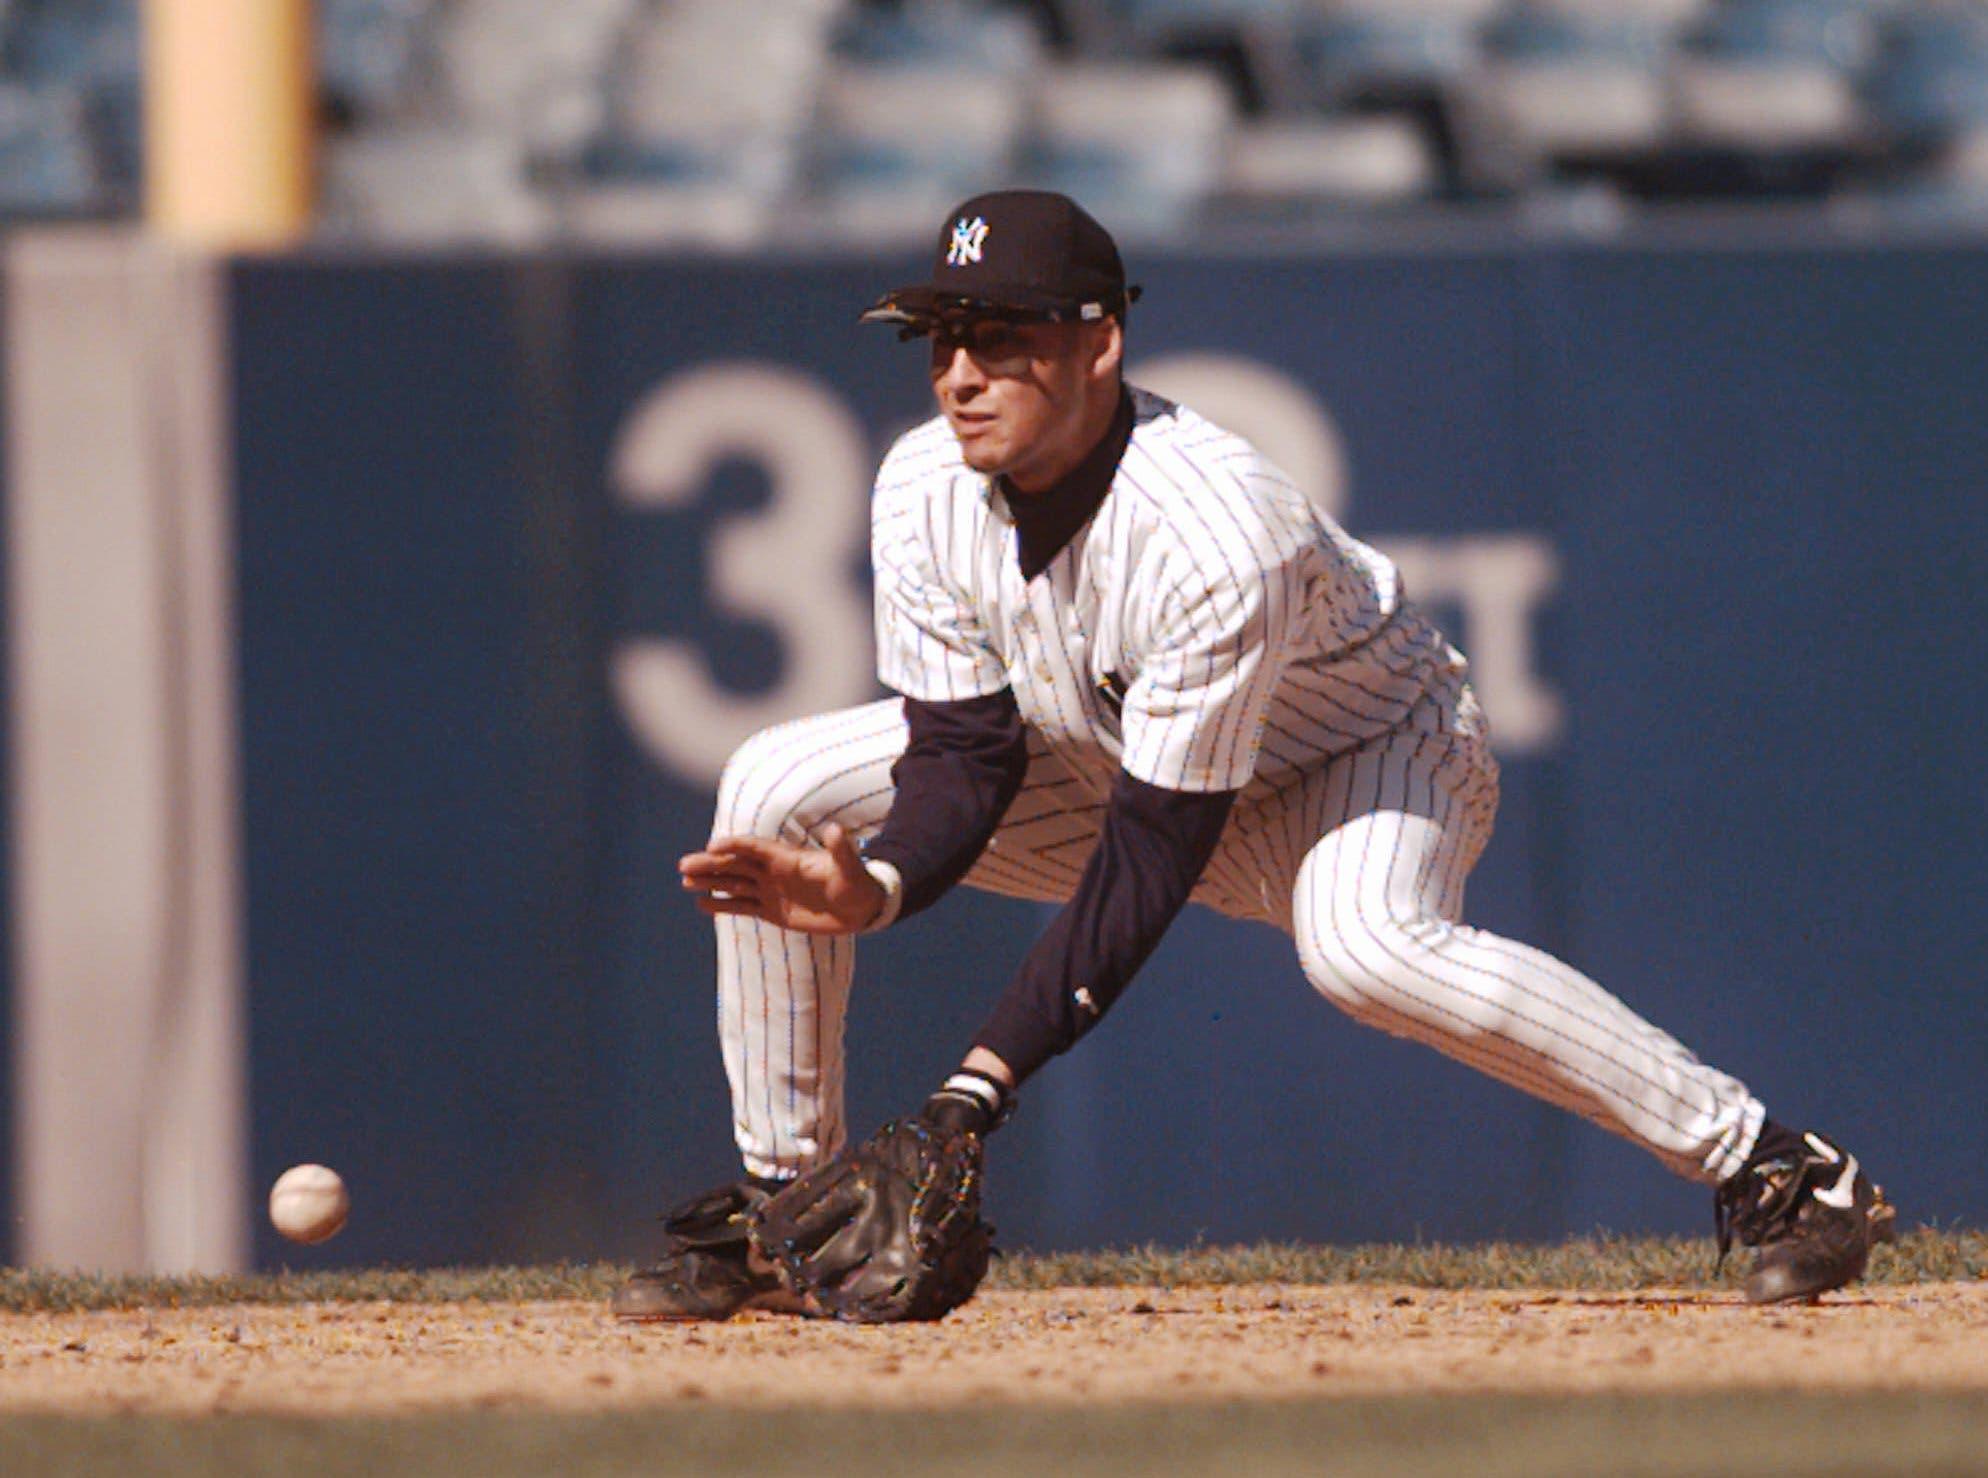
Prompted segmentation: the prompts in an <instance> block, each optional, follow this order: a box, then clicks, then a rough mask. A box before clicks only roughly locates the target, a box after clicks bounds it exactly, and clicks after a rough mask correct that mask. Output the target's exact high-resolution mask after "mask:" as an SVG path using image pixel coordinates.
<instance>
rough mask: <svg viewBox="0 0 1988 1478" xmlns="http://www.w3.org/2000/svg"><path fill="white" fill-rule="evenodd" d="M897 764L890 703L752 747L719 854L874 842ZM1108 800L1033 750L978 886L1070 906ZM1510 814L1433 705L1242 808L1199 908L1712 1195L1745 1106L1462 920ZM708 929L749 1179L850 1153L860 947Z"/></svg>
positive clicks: (1545, 960)
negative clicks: (847, 1113)
mask: <svg viewBox="0 0 1988 1478" xmlns="http://www.w3.org/2000/svg"><path fill="white" fill-rule="evenodd" d="M905 742H906V733H905V726H904V720H903V716H902V712H901V708H900V705H899V704H898V702H897V701H896V700H894V699H891V700H886V701H883V702H879V703H871V704H866V705H864V706H862V707H860V708H852V709H845V710H842V711H840V712H836V713H827V714H822V715H819V716H817V717H814V718H807V719H801V720H798V721H796V722H794V723H788V724H781V725H779V726H777V727H775V728H772V729H768V730H766V731H764V732H762V733H760V734H756V735H754V736H753V738H751V739H750V740H748V741H747V742H746V743H745V744H744V745H743V746H741V747H740V749H739V751H738V753H737V754H736V755H734V756H733V758H732V761H731V763H730V764H729V765H728V766H727V768H726V771H725V775H724V779H723V781H722V782H721V784H720V788H719V796H718V814H717V821H716V824H715V826H714V828H713V834H714V835H726V834H730V835H754V836H767V837H779V838H783V839H785V840H787V841H790V842H800V841H803V840H805V839H806V838H808V837H809V836H811V835H812V834H813V833H815V832H816V831H817V830H818V829H819V828H820V827H822V826H823V825H825V824H827V823H829V822H837V823H840V824H841V825H843V826H844V827H846V828H848V829H849V830H850V831H852V832H853V833H855V834H856V835H858V836H865V835H868V834H870V833H872V832H874V831H876V830H877V828H879V827H880V826H881V825H882V824H883V820H884V817H885V814H886V813H887V812H888V811H889V809H890V803H891V796H892V787H891V778H890V770H891V766H892V765H893V764H894V763H895V762H896V760H897V758H898V756H899V755H900V754H901V753H902V752H903V749H904V745H905ZM1109 784H1110V775H1109V774H1108V773H1107V774H1100V775H1095V776H1087V775H1085V774H1083V773H1082V772H1080V770H1079V769H1077V768H1076V767H1074V766H1073V765H1071V764H1070V763H1068V762H1066V761H1065V760H1063V759H1062V758H1060V757H1059V756H1058V755H1057V754H1055V753H1053V752H1052V751H1051V750H1050V749H1049V748H1048V747H1047V746H1046V745H1044V744H1043V743H1042V742H1041V740H1040V739H1039V738H1038V737H1037V736H1036V735H1034V734H1033V732H1031V735H1030V764H1029V770H1028V775H1027V778H1026V780H1025V781H1024V783H1023V787H1022V791H1021V794H1020V795H1019V796H1018V797H1017V799H1016V801H1015V803H1014V805H1013V806H1011V807H1010V808H1009V811H1008V814H1007V816H1006V817H1005V818H1004V819H1003V821H1002V823H1001V826H1000V828H999V829H998V830H997V831H996V833H995V835H994V838H993V840H992V841H991V842H990V843H989V844H988V847H987V850H986V851H985V852H984V853H983V854H982V855H981V857H980V860H979V862H978V863H976V864H975V866H974V868H973V870H972V871H971V872H970V873H969V874H968V875H967V879H966V881H967V882H968V883H969V884H971V885H973V886H975V887H979V888H984V889H987V890H989V891H991V892H995V893H1001V894H1005V895H1008V896H1010V897H1015V898H1026V899H1033V900H1037V901H1044V902H1059V901H1061V900H1063V899H1065V898H1067V897H1069V895H1070V894H1071V892H1072V891H1074V889H1075V888H1076V886H1077V880H1078V877H1079V875H1080V874H1081V872H1082V870H1083V867H1084V863H1085V862H1086V860H1087V859H1088V858H1089V856H1090V853H1091V850H1092V846H1093V844H1094V842H1095V840H1096V838H1097V833H1098V828H1099V826H1100V824H1101V822H1102V818H1103V814H1104V805H1105V795H1106V793H1107V790H1108V788H1109ZM1497 805H1498V772H1497V765H1496V763H1495V762H1494V761H1493V760H1492V758H1491V756H1490V752H1489V749H1488V746H1487V744H1486V740H1485V735H1484V730H1483V724H1482V721H1481V718H1480V717H1479V715H1478V712H1477V709H1476V704H1475V700H1474V699H1473V698H1472V697H1471V695H1470V693H1469V690H1468V689H1467V688H1462V687H1458V688H1457V689H1456V690H1455V691H1452V692H1449V693H1439V694H1433V695H1431V696H1430V697H1429V698H1427V699H1425V700H1424V701H1423V702H1422V703H1421V704H1419V705H1418V706H1417V707H1416V708H1415V710H1414V711H1413V712H1412V713H1411V714H1410V716H1409V719H1408V721H1407V722H1406V723H1405V724H1404V725H1403V726H1402V727H1401V728H1399V729H1397V730H1395V731H1394V732H1392V733H1390V734H1387V735H1385V736H1383V737H1382V738H1380V739H1377V740H1374V741H1370V742H1369V743H1368V744H1366V745H1364V746H1362V747H1361V748H1360V749H1357V750H1354V751H1352V752H1351V753H1349V754H1346V755H1342V756H1339V757H1337V758H1335V759H1334V760H1332V761H1331V762H1330V763H1329V764H1327V765H1326V766H1325V767H1324V768H1322V769H1320V770H1318V771H1316V772H1313V773H1311V774H1308V775H1302V776H1295V777H1290V778H1288V779H1287V780H1286V781H1285V782H1284V783H1283V784H1282V785H1281V786H1272V785H1260V786H1252V787H1251V788H1250V789H1249V790H1247V791H1245V792H1244V794H1243V797H1242V799H1241V801H1240V802H1239V803H1238V805H1237V807H1236V810H1235V812H1234V813H1233V814H1232V815H1231V817H1230V820H1229V824H1228V827H1227V828H1226V830H1225V831H1224V832H1223V835H1222V840H1221V843H1220V844H1219V846H1218V847H1217V849H1216V852H1215V855H1214V857H1213V859H1211V861H1210V862H1209V864H1208V867H1207V869H1206V870H1205V871H1204V873H1203V875H1202V878H1201V882H1200V883H1199V884H1198V885H1197V887H1196V888H1195V890H1194V895H1193V897H1194V901H1195V902H1197V903H1200V904H1203V905H1205V906H1207V907H1210V908H1214V909H1216V910H1218V911H1219V912H1221V913H1224V914H1227V915H1229V916H1231V917H1235V918H1246V919H1255V920H1259V921H1261V922H1264V923H1269V924H1273V925H1275V926H1276V927H1278V928H1281V929H1283V930H1284V931H1285V932H1287V933H1289V934H1290V935H1291V936H1292V937H1293V939H1294V941H1295V943H1296V945H1297V952H1298V959H1299V962H1300V963H1301V964H1302V966H1303V968H1304V972H1305V975H1306V976H1307V978H1309V979H1310V981H1311V983H1312V984H1313V985H1314V986H1315V987H1317V989H1318V990H1319V991H1320V992H1321V993H1322V994H1323V995H1324V996H1325V997H1326V998H1327V999H1328V1000H1330V1001H1332V1002H1333V1003H1334V1004H1336V1005H1338V1006H1340V1007H1342V1008H1343V1009H1345V1010H1346V1011H1347V1012H1348V1013H1349V1014H1351V1015H1352V1016H1353V1017H1354V1018H1355V1019H1357V1020H1360V1021H1363V1022H1366V1023H1368V1024H1369V1025H1371V1026H1377V1027H1379V1028H1380V1029H1381V1030H1383V1031H1386V1032H1389V1033H1391V1034H1393V1035H1395V1036H1401V1037H1409V1038H1413V1039H1414V1040H1416V1041H1419V1042H1424V1043H1427V1044H1428V1045H1429V1046H1432V1047H1434V1048H1436V1049H1437V1050H1438V1051H1440V1052H1443V1053H1446V1054H1447V1055H1449V1056H1451V1057H1454V1058H1456V1059H1457V1060H1458V1061H1460V1062H1464V1063H1467V1064H1468V1065H1470V1066H1471V1067H1474V1068H1476V1069H1478V1070H1479V1071H1481V1072H1485V1073H1488V1074H1490V1075H1491V1076H1492V1077H1494V1078H1497V1079H1499V1080H1500V1081H1501V1082H1504V1083H1508V1084H1510V1085H1511V1086H1513V1087H1515V1088H1518V1089H1521V1090H1523V1091H1524V1092H1526V1093H1530V1094H1532V1095H1533V1096H1535V1097H1537V1098H1541V1099H1544V1100H1545V1101H1547V1102H1549V1103H1553V1104H1558V1105H1559V1106H1561V1107H1562V1108H1566V1109H1570V1110H1572V1111H1573V1112H1575V1113H1578V1114H1580V1115H1582V1116H1583V1117H1585V1118H1588V1119H1590V1120H1592V1121H1593V1122H1594V1123H1596V1124H1599V1125H1600V1126H1602V1127H1603V1128H1605V1129H1608V1130H1610V1131H1611V1132H1613V1133H1616V1134H1620V1135H1622V1136H1623V1137H1624V1138H1627V1139H1630V1140H1633V1141H1635V1142H1636V1143H1638V1144H1641V1145H1643V1146H1645V1147H1646V1148H1647V1149H1649V1150H1650V1151H1651V1152H1652V1153H1653V1154H1655V1155H1656V1156H1657V1157H1658V1158H1660V1159H1661V1160H1663V1161H1664V1163H1665V1164H1667V1165H1669V1166H1670V1167H1671V1168H1672V1169H1673V1170H1675V1171H1677V1172H1678V1173H1680V1174H1682V1175H1686V1176H1689V1177H1691V1178H1694V1179H1698V1180H1704V1181H1708V1182H1709V1181H1717V1180H1721V1179H1723V1178H1724V1177H1725V1176H1727V1175H1729V1174H1731V1173H1732V1172H1733V1171H1734V1170H1736V1169H1737V1168H1738V1167H1739V1165H1740V1164H1741V1163H1742V1162H1743V1161H1744V1160H1745V1158H1746V1155H1747V1153H1748V1151H1749V1150H1750V1149H1751V1148H1752V1146H1753V1141H1754V1139H1755V1137H1756V1136H1757V1135H1758V1134H1759V1131H1760V1125H1761V1121H1762V1117H1763V1112H1762V1108H1761V1105H1760V1103H1759V1101H1758V1100H1757V1099H1755V1098H1754V1097H1753V1096H1752V1095H1751V1094H1749V1093H1748V1092H1747V1090H1746V1088H1745V1086H1744V1085H1743V1084H1741V1083H1740V1082H1738V1081H1737V1080H1735V1079H1733V1078H1731V1077H1728V1076H1727V1075H1725V1074H1724V1073H1720V1072H1717V1071H1714V1070H1713V1069H1711V1068H1709V1067H1707V1066H1705V1065H1704V1064H1703V1063H1701V1062H1699V1061H1698V1060H1697V1059H1696V1058H1695V1057H1693V1056H1692V1055H1691V1054H1690V1053H1689V1052H1688V1051H1686V1050H1685V1049H1684V1048H1683V1047H1682V1046H1680V1045H1679V1044H1678V1043H1677V1042H1676V1041H1675V1040H1674V1039H1673V1038H1671V1037H1670V1036H1668V1035H1666V1034H1665V1033H1664V1032H1662V1031H1659V1030H1658V1029H1657V1028H1656V1027H1654V1026H1652V1025H1650V1024H1649V1023H1648V1022H1646V1021H1644V1020H1642V1019H1641V1018H1640V1017H1638V1016H1637V1015H1636V1014H1635V1013H1634V1012H1633V1011H1631V1010H1630V1009H1629V1008H1628V1007H1627V1006H1625V1005H1623V1004H1622V1002H1620V1001H1618V1000H1616V999H1615V998H1614V997H1613V996H1611V995H1610V994H1608V992H1606V991H1605V990H1603V989H1602V988H1601V987H1600V986H1599V985H1597V984H1595V983H1594V982H1593V981H1592V980H1589V979H1588V978H1587V977H1586V976H1584V975H1582V974H1581V973H1580V972H1579V971H1577V970H1575V969H1573V968H1572V967H1571V966H1568V965H1565V964H1563V963H1561V962H1560V961H1559V960H1556V959H1554V958H1553V957H1552V956H1551V955H1548V954H1546V953H1544V952H1542V951H1540V950H1536V949H1533V948H1530V947H1529V946H1527V945H1523V944H1518V943H1515V942H1513V941H1511V940H1508V939H1502V938H1499V937H1498V936H1497V935H1494V934H1488V933H1486V932H1484V931H1483V930H1480V929H1472V928H1469V927H1467V926H1465V925H1464V924H1463V923H1461V922H1460V918H1461V913H1462V908H1463V892H1464V883H1465V880H1466V879H1467V878H1468V877H1469V874H1470V869H1471V868H1472V866H1474V865H1475V863H1476V861H1477V858H1478V856H1479V854H1480V853H1481V852H1482V851H1483V849H1484V844H1485V843H1486V842H1487V841H1488V840H1489V838H1490V835H1491V827H1492V822H1493V819H1494V817H1495V815H1496V812H1497ZM716 923H717V933H718V1032H719V1037H720V1040H721V1041H722V1043H723V1046H724V1054H725V1072H726V1076H727V1077H728V1078H729V1079H730V1082H731V1090H732V1110H733V1131H734V1134H735V1136H736V1138H737V1140H738V1145H739V1149H740V1152H741V1154H742V1155H743V1157H744V1160H745V1164H746V1168H747V1169H748V1170H750V1171H752V1172H753V1173H755V1174H761V1175H781V1176H785V1175H793V1174H795V1173H798V1172H799V1171H801V1170H804V1169H806V1168H808V1167H809V1166H811V1165H814V1164H816V1163H818V1162H819V1161H820V1160H822V1159H824V1158H826V1157H827V1156H829V1155H831V1154H833V1153H834V1152H835V1151H836V1150H837V1149H838V1148H840V1146H841V1145H842V1143H843V1141H844V1139H845V1138H846V1136H847V1125H846V1123H845V1121H844V1118H843V1076H842V1074H843V1052H842V1026H843V1018H844V1015H845V1013H846V1011H847V1009H848V1004H849V988H850V980H851V977H852V975H853V973H854V966H855V941H854V940H853V939H852V938H850V937H847V936H841V937H823V936H810V935H805V934H799V933H795V932H792V931H790V930H786V929H780V928H776V927H774V926H773V925H770V924H763V923H760V922H758V921H756V920H752V919H745V918H739V917H723V918H720V919H718V920H717V921H716ZM964 1045H965V1044H964V1043H963V1044H962V1046H964Z"/></svg>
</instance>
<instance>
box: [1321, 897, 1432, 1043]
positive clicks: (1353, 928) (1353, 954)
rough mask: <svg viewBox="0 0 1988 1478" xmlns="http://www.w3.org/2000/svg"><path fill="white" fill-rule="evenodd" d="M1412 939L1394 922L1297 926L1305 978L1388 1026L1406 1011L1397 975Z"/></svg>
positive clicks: (1343, 1006) (1350, 1009)
mask: <svg viewBox="0 0 1988 1478" xmlns="http://www.w3.org/2000/svg"><path fill="white" fill-rule="evenodd" d="M1409 958H1410V948H1409V942H1408V941H1407V940H1406V939H1405V938H1404V937H1402V936H1401V933H1400V931H1398V930H1396V929H1394V928H1392V927H1391V926H1383V927H1381V928H1375V927H1372V926H1371V925H1369V924H1366V923H1355V924H1352V925H1350V926H1344V927H1339V928H1304V929H1300V930H1299V932H1298V959H1299V963H1300V964H1301V965H1302V966H1303V967H1304V972H1305V978H1306V979H1308V980H1309V981H1311V983H1312V986H1313V987H1314V988H1315V989H1316V990H1317V991H1318V993H1319V994H1320V995H1322V996H1324V997H1325V998H1326V999H1327V1000H1328V1001H1330V1002H1332V1004H1333V1005H1335V1006H1337V1007H1339V1008H1340V1010H1342V1011H1344V1012H1346V1013H1347V1014H1348V1015H1349V1016H1352V1017H1353V1018H1354V1019H1355V1020H1358V1021H1362V1022H1365V1023H1367V1024H1368V1025H1370V1026H1379V1027H1382V1028H1387V1027H1389V1025H1390V1024H1391V1023H1392V1022H1394V1021H1395V1020H1396V1019H1397V1018H1399V1017H1400V1016H1401V1015H1402V1008H1403V994H1404V993H1403V991H1402V989H1401V984H1400V981H1399V978H1398V977H1399V976H1400V974H1401V972H1402V971H1403V970H1404V969H1405V968H1407V961H1408V960H1409Z"/></svg>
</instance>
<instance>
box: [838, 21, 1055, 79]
mask: <svg viewBox="0 0 1988 1478" xmlns="http://www.w3.org/2000/svg"><path fill="white" fill-rule="evenodd" d="M830 44H831V46H832V47H833V49H834V52H835V55H836V56H837V57H839V58H841V59H842V60H843V61H845V62H847V63H850V64H852V65H857V66H864V67H899V66H902V67H949V68H955V69H958V70H961V71H973V72H985V73H994V74H997V75H1000V76H1003V77H1008V78H1012V79H1016V80H1020V79H1023V78H1026V77H1028V76H1029V75H1030V73H1032V72H1033V71H1034V70H1035V68H1036V67H1037V66H1038V65H1039V64H1040V62H1041V60H1042V51H1043V43H1042V36H1041V34H1040V33H1039V32H1038V31H1037V30H1036V28H1035V25H1034V23H1033V22H1032V21H1031V20H1030V19H1029V18H1028V17H1027V16H1025V15H1021V14H1018V13H1017V12H1014V11H1008V10H988V9H984V8H982V7H980V6H973V5H964V4H955V5H924V6H919V7H917V8H915V9H911V10H903V11H898V10H857V11H852V12H849V13H847V14H845V15H843V16H842V17H841V18H840V19H839V20H838V21H837V23H836V25H835V26H834V28H833V31H832V32H831V39H830Z"/></svg>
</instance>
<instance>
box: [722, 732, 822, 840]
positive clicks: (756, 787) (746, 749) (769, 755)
mask: <svg viewBox="0 0 1988 1478" xmlns="http://www.w3.org/2000/svg"><path fill="white" fill-rule="evenodd" d="M809 760H810V752H809V749H808V748H807V747H804V746H801V745H798V744H796V742H795V736H794V735H793V733H792V732H791V728H790V726H785V725H780V726H775V727H774V728H770V729H761V730H760V731H759V732H758V733H757V734H754V735H753V736H752V737H751V738H750V739H748V740H746V741H745V743H743V744H741V745H740V746H739V747H738V748H737V749H736V750H734V751H733V752H732V757H731V759H729V760H728V761H726V763H725V770H724V773H723V775H722V776H720V778H719V781H718V810H717V815H716V817H715V818H714V820H713V821H712V826H711V830H712V834H713V835H714V836H760V837H784V838H787V839H789V840H793V839H795V838H796V837H798V836H800V835H802V834H804V833H805V832H806V831H807V828H808V818H807V816H806V815H805V814H804V812H805V809H806V802H807V798H808V795H809V794H810V793H811V792H812V791H813V789H814V788H815V787H814V783H813V776H812V766H811V765H810V763H809Z"/></svg>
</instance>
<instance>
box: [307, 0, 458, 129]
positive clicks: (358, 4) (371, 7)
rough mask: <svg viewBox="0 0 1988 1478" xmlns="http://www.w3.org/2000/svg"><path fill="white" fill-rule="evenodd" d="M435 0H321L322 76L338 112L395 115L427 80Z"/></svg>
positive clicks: (370, 116)
mask: <svg viewBox="0 0 1988 1478" xmlns="http://www.w3.org/2000/svg"><path fill="white" fill-rule="evenodd" d="M435 10H436V4H435V0H318V32H317V41H318V75H319V78H320V80H321V83H322V86H323V88H324V94H325V97H326V100H327V101H328V102H329V103H330V105H331V107H332V109H333V111H334V113H335V115H336V116H338V117H341V118H353V117H358V116H364V117H366V118H368V119H369V120H372V121H375V122H378V121H382V120H385V119H388V118H391V117H393V116H394V115H395V114H397V113H398V112H400V111H401V110H402V108H403V107H404V106H405V104H406V102H407V100H408V99H409V98H410V96H411V95H412V94H413V93H414V92H415V90H416V89H417V88H418V87H419V86H420V84H421V83H422V82H423V81H424V80H426V77H425V70H424V69H425V68H426V67H427V66H428V65H430V64H431V63H432V49H433V46H434V36H433V26H434V21H435Z"/></svg>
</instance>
